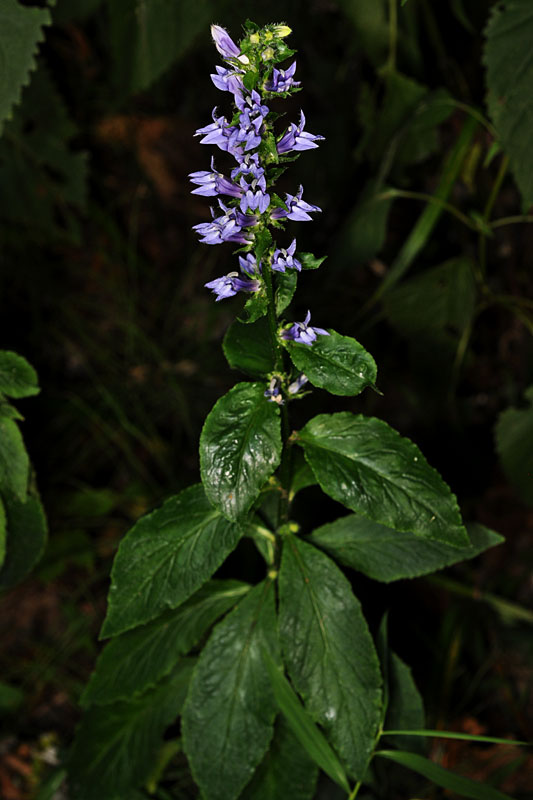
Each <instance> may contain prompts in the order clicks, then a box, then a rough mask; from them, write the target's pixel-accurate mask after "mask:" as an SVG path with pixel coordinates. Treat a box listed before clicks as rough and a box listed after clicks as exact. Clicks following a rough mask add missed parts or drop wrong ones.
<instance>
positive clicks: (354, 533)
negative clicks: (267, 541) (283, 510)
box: [310, 514, 504, 583]
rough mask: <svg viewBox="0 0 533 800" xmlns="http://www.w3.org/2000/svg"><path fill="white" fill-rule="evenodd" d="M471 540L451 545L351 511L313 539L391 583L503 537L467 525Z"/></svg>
mask: <svg viewBox="0 0 533 800" xmlns="http://www.w3.org/2000/svg"><path fill="white" fill-rule="evenodd" d="M467 530H468V533H469V536H470V540H471V544H469V545H468V546H467V547H451V546H449V545H447V544H444V543H442V542H436V541H432V540H430V539H421V538H420V537H418V536H415V535H413V534H412V533H409V532H405V531H398V530H393V529H392V528H387V527H385V526H384V525H380V524H379V523H377V522H372V521H371V520H369V519H366V517H361V516H358V515H357V514H349V515H348V516H346V517H341V518H340V519H337V520H335V522H331V523H329V524H327V525H322V527H320V528H317V529H316V530H315V531H313V533H312V534H311V536H310V541H311V542H313V544H315V545H318V547H321V548H322V549H324V550H326V551H327V552H328V553H329V554H330V555H331V556H333V558H335V559H336V560H337V561H340V562H341V563H342V564H346V566H348V567H353V569H356V570H358V572H362V573H364V574H365V575H368V576H369V577H370V578H373V579H374V580H376V581H383V582H384V583H389V582H390V581H397V580H400V579H402V578H416V577H418V576H419V575H429V574H430V573H432V572H435V571H436V570H438V569H444V567H449V566H450V565H451V564H457V563H458V562H460V561H464V560H466V559H469V558H474V557H475V556H477V555H479V553H483V552H484V551H485V550H488V548H489V547H494V546H495V545H497V544H501V542H503V541H504V539H503V537H502V536H500V535H499V534H497V533H495V532H494V531H491V530H489V529H488V528H485V527H483V525H476V524H473V525H468V526H467Z"/></svg>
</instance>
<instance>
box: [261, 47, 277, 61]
mask: <svg viewBox="0 0 533 800" xmlns="http://www.w3.org/2000/svg"><path fill="white" fill-rule="evenodd" d="M261 58H262V59H263V61H270V59H271V58H274V50H273V49H272V48H271V47H267V48H266V50H263V54H262V55H261Z"/></svg>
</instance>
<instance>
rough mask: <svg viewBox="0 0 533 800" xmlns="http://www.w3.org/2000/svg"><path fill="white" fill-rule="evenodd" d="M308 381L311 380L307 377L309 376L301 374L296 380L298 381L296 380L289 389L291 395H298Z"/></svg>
mask: <svg viewBox="0 0 533 800" xmlns="http://www.w3.org/2000/svg"><path fill="white" fill-rule="evenodd" d="M308 380H309V378H308V377H307V375H304V374H303V372H301V373H300V374H299V375H298V377H297V378H296V380H294V381H293V382H292V383H290V384H289V388H288V392H289V394H298V392H299V391H300V389H301V388H302V386H303V385H304V384H305V383H307V381H308Z"/></svg>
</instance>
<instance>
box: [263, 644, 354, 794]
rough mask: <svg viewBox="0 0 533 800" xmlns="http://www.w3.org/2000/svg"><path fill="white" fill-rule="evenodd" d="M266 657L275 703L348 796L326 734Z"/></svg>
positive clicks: (317, 762)
mask: <svg viewBox="0 0 533 800" xmlns="http://www.w3.org/2000/svg"><path fill="white" fill-rule="evenodd" d="M263 657H264V659H265V662H266V664H267V667H268V672H269V674H270V680H271V681H272V688H273V689H274V696H275V698H276V703H277V704H278V707H279V709H280V711H281V712H282V714H283V718H284V719H285V720H286V721H287V725H288V726H289V728H290V729H291V731H292V732H293V734H294V736H295V737H296V739H297V740H298V741H299V742H300V744H301V745H302V747H303V748H304V750H305V751H306V752H307V753H308V755H309V756H310V757H311V759H312V760H313V762H314V763H315V764H318V766H319V767H320V768H321V769H323V770H324V772H325V773H326V775H329V777H330V778H331V780H332V781H335V783H338V784H339V786H340V787H341V788H342V789H344V790H345V791H346V792H349V791H350V787H349V783H348V778H347V775H346V770H345V769H344V767H343V766H342V764H341V762H340V761H339V759H338V757H337V755H336V754H335V752H334V750H332V748H331V746H330V744H329V743H328V741H327V739H326V738H325V736H324V734H323V733H322V731H321V730H320V728H318V727H317V725H316V724H315V723H314V722H313V720H312V718H311V716H310V714H309V712H308V711H306V709H305V708H304V707H303V706H302V703H301V701H300V699H299V697H298V695H297V694H296V692H295V691H294V689H293V688H292V686H291V685H290V683H289V681H288V680H287V678H286V677H285V675H284V674H283V672H282V670H281V669H280V668H279V667H278V666H277V665H276V664H275V663H274V661H273V659H272V657H271V656H270V654H269V653H267V652H264V653H263Z"/></svg>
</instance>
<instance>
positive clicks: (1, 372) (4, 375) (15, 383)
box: [0, 350, 40, 398]
mask: <svg viewBox="0 0 533 800" xmlns="http://www.w3.org/2000/svg"><path fill="white" fill-rule="evenodd" d="M39 391H40V389H39V387H38V385H37V373H36V372H35V370H34V369H33V367H32V366H31V365H30V364H28V362H27V361H26V359H25V358H22V356H19V355H18V354H17V353H12V352H10V351H9V350H0V393H1V394H5V395H7V396H8V397H15V398H18V397H29V396H30V395H32V394H38V393H39Z"/></svg>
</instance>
